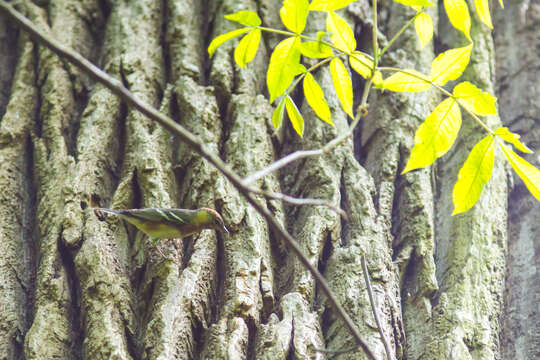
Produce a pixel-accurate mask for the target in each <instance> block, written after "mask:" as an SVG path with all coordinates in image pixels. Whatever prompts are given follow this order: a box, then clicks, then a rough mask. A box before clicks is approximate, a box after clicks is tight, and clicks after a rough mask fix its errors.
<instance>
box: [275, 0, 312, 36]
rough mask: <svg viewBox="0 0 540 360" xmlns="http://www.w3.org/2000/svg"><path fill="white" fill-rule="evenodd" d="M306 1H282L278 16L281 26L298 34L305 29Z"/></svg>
mask: <svg viewBox="0 0 540 360" xmlns="http://www.w3.org/2000/svg"><path fill="white" fill-rule="evenodd" d="M308 6H309V2H308V0H284V1H283V6H282V7H281V10H279V15H280V16H281V21H282V22H283V25H285V27H286V28H287V29H289V30H291V31H292V32H294V33H297V34H300V33H301V32H302V31H304V28H305V27H306V19H307V16H308Z"/></svg>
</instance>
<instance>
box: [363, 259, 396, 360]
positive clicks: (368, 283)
mask: <svg viewBox="0 0 540 360" xmlns="http://www.w3.org/2000/svg"><path fill="white" fill-rule="evenodd" d="M361 262H362V270H363V272H364V280H365V281H366V287H367V292H368V295H369V302H370V304H371V310H372V311H373V317H374V318H375V322H376V323H377V328H378V329H379V334H380V335H381V340H382V342H383V344H384V350H385V351H386V357H387V358H388V360H394V355H392V349H390V343H389V342H388V339H386V336H385V335H384V331H383V328H382V326H381V321H380V320H379V314H378V312H377V304H376V303H375V298H374V297H373V289H372V288H371V281H370V280H369V272H368V268H367V265H366V256H365V255H364V254H362V259H361Z"/></svg>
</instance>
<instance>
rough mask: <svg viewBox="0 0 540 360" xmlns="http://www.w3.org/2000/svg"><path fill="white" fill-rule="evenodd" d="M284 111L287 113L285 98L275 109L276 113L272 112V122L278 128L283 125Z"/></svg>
mask: <svg viewBox="0 0 540 360" xmlns="http://www.w3.org/2000/svg"><path fill="white" fill-rule="evenodd" d="M284 113H285V98H282V99H281V100H280V102H279V104H278V106H277V107H276V108H275V109H274V113H273V114H272V124H273V125H274V129H277V128H278V127H279V126H280V125H281V122H282V121H283V114H284Z"/></svg>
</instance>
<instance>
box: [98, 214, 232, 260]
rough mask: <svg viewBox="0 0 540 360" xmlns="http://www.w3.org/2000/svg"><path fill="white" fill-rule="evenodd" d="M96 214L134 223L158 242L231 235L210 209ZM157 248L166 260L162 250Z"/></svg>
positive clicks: (101, 217) (102, 218)
mask: <svg viewBox="0 0 540 360" xmlns="http://www.w3.org/2000/svg"><path fill="white" fill-rule="evenodd" d="M94 213H95V214H96V216H97V217H98V219H99V220H101V221H104V220H105V214H104V213H108V214H114V215H116V216H118V217H120V218H121V219H123V220H125V221H127V222H129V223H130V224H133V225H134V226H135V227H136V228H137V229H139V230H140V231H142V232H143V233H145V234H147V235H149V236H151V237H154V238H158V239H166V238H168V239H170V238H184V237H186V236H189V235H192V234H196V233H198V232H200V231H202V230H204V229H215V230H223V231H225V232H226V233H227V234H228V233H229V230H227V228H226V227H225V224H224V223H223V219H222V218H221V215H219V213H218V212H217V211H216V210H214V209H210V208H201V209H196V210H188V209H160V208H148V209H129V210H115V209H105V208H95V209H94ZM156 249H157V250H158V252H159V253H160V254H161V255H162V256H163V257H165V255H163V253H162V252H161V250H160V249H159V248H158V247H156Z"/></svg>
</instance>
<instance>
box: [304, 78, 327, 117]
mask: <svg viewBox="0 0 540 360" xmlns="http://www.w3.org/2000/svg"><path fill="white" fill-rule="evenodd" d="M303 85H304V96H305V97H306V100H307V102H308V104H309V106H311V108H312V109H313V111H315V114H317V116H318V117H320V118H321V119H322V120H323V121H325V122H327V123H329V124H330V125H334V123H333V122H332V119H330V108H329V107H328V103H327V102H326V100H325V99H324V93H323V91H322V89H321V87H320V86H319V84H317V81H315V78H313V75H311V74H310V73H307V74H306V76H305V77H304V83H303Z"/></svg>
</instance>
